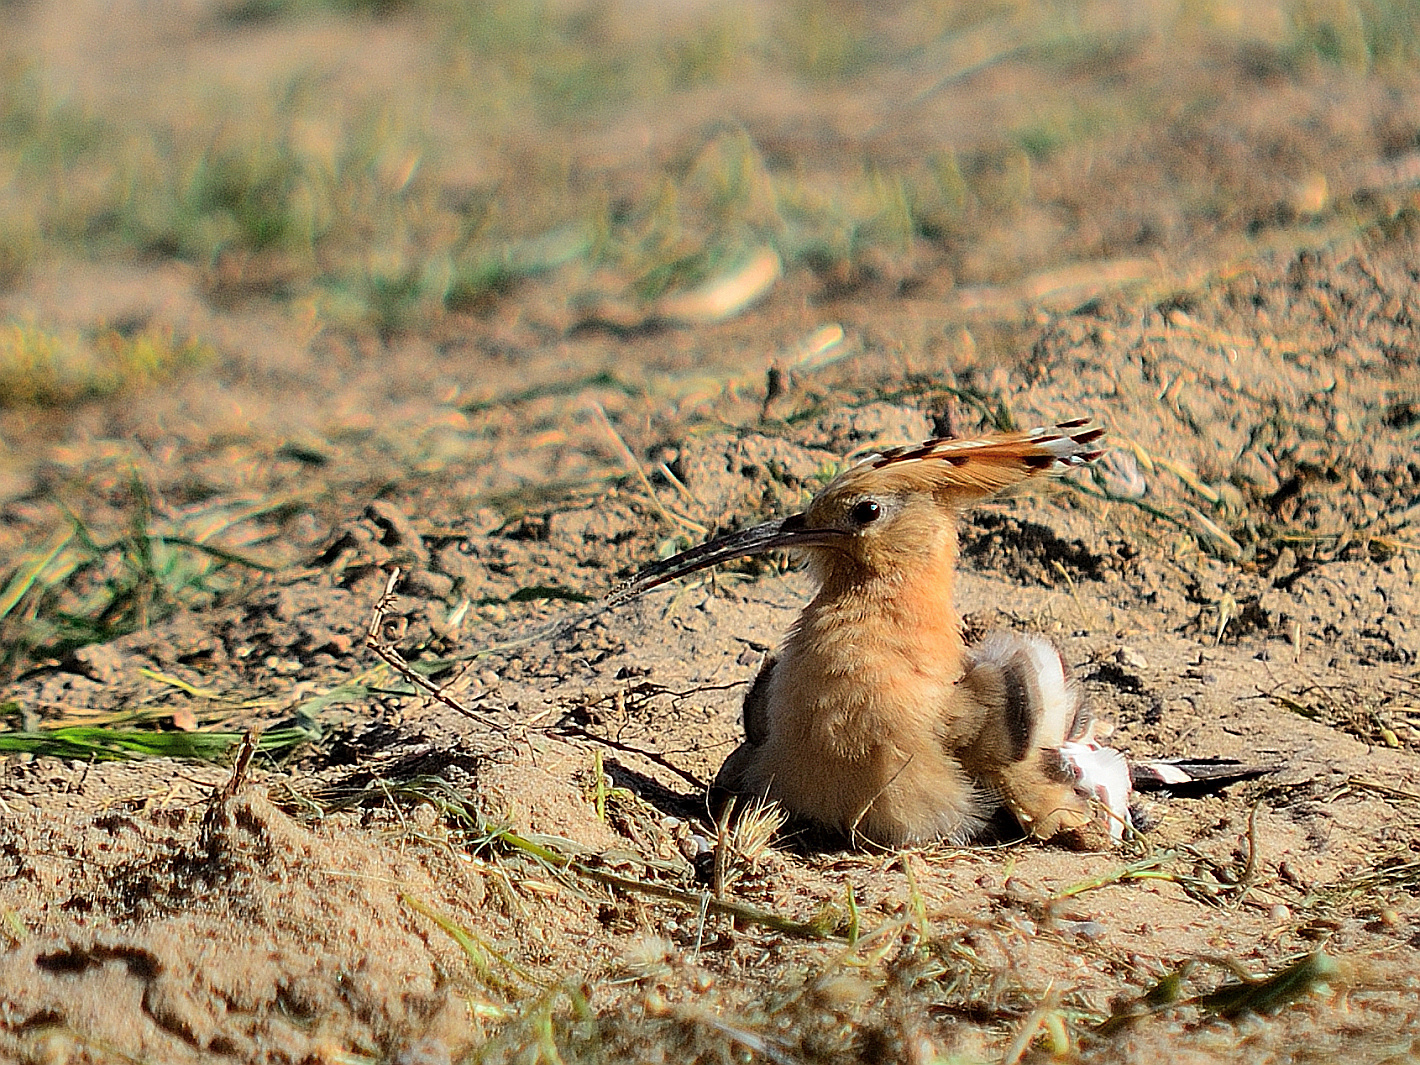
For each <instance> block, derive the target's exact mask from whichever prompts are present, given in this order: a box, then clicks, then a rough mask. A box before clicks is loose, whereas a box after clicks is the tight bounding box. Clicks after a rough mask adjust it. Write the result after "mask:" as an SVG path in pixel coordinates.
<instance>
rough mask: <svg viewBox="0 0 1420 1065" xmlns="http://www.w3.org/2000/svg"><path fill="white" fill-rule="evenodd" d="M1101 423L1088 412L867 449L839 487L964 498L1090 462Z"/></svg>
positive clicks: (835, 487) (1097, 450) (1097, 449)
mask: <svg viewBox="0 0 1420 1065" xmlns="http://www.w3.org/2000/svg"><path fill="white" fill-rule="evenodd" d="M1103 437H1104V428H1103V426H1101V425H1099V424H1098V423H1096V422H1094V421H1092V420H1091V419H1089V418H1076V419H1074V420H1071V421H1065V422H1060V423H1059V424H1058V425H1053V426H1042V427H1040V428H1038V429H1030V430H1027V431H1026V432H1016V433H996V434H994V435H991V436H983V437H976V438H974V439H957V438H951V437H946V438H939V439H935V440H926V441H924V442H922V443H920V444H913V445H911V446H909V447H895V448H890V449H889V450H887V451H882V452H879V453H877V454H873V455H869V456H867V457H866V458H864V459H863V460H862V461H860V462H859V463H857V464H856V465H855V466H853V467H851V468H850V469H848V470H846V471H844V472H843V473H842V474H840V475H839V476H838V477H837V478H836V479H835V480H834V482H833V483H831V484H830V485H829V486H828V488H827V489H826V490H825V494H829V493H834V494H836V493H838V492H840V491H846V492H856V491H875V490H876V491H882V490H888V491H893V490H897V491H925V492H931V493H933V494H934V495H937V496H939V497H943V498H944V501H947V502H953V503H956V502H961V503H965V502H968V501H970V500H972V499H978V498H981V497H982V496H987V495H990V494H991V493H993V492H997V491H1000V490H1001V489H1002V488H1006V487H1008V486H1010V485H1012V484H1015V483H1017V482H1018V481H1023V480H1025V479H1026V478H1028V477H1035V476H1038V475H1040V474H1043V473H1049V472H1052V471H1055V470H1065V469H1069V468H1071V467H1075V466H1083V465H1085V464H1086V463H1089V462H1093V461H1094V460H1095V459H1097V458H1099V457H1100V456H1101V455H1103V454H1104V448H1103V447H1101V446H1099V445H1100V441H1101V440H1102V439H1103Z"/></svg>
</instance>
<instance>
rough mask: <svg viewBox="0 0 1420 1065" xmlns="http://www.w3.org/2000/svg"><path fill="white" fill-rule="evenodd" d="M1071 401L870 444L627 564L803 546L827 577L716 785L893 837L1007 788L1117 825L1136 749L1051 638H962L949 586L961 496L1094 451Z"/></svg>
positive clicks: (910, 834)
mask: <svg viewBox="0 0 1420 1065" xmlns="http://www.w3.org/2000/svg"><path fill="white" fill-rule="evenodd" d="M1103 436H1104V430H1103V429H1102V428H1101V427H1099V426H1098V425H1096V424H1095V423H1093V422H1091V421H1088V420H1085V419H1080V420H1075V421H1067V422H1062V423H1060V424H1059V425H1056V426H1053V427H1049V428H1041V429H1034V430H1031V431H1029V432H1016V433H1000V434H994V435H989V436H983V437H980V438H978V439H936V440H928V441H926V442H925V443H922V444H919V445H916V446H913V447H901V448H893V449H891V450H887V451H883V452H881V453H878V454H874V455H870V456H868V457H867V458H865V459H863V460H862V461H860V462H858V463H857V464H856V465H854V466H852V467H850V468H849V469H847V470H845V471H844V472H842V473H840V474H839V475H838V476H837V477H835V478H834V479H833V480H832V481H831V482H830V483H829V484H828V485H827V486H826V487H825V488H824V489H823V490H822V491H821V492H819V493H818V495H816V496H815V497H814V499H813V500H812V501H811V502H810V503H809V506H808V508H807V509H806V510H804V511H803V512H802V513H800V514H795V515H793V516H791V517H787V518H782V519H780V520H777V521H770V522H767V523H765V524H762V525H757V526H755V527H753V528H750V529H745V530H743V531H741V532H737V533H731V534H729V535H726V536H722V537H719V538H717V539H714V540H711V541H709V542H708V543H705V544H702V545H700V546H699V547H695V548H691V549H690V550H688V551H685V552H682V553H681V554H679V555H676V556H675V557H673V558H669V559H666V560H665V561H662V562H659V563H656V564H654V565H652V566H649V567H647V568H646V569H644V570H642V571H641V572H640V573H638V574H636V575H635V576H634V577H632V578H631V579H630V580H629V581H627V582H626V583H625V584H623V585H622V586H620V587H619V588H618V589H616V590H615V591H614V592H613V593H612V595H611V602H612V603H613V604H615V603H617V602H623V601H625V600H627V599H629V598H632V597H634V596H637V595H639V594H641V593H642V592H645V591H648V590H650V589H652V588H655V587H656V586H658V585H661V584H664V583H666V582H668V581H671V580H674V579H676V578H677V577H681V576H684V575H686V574H689V573H693V572H695V571H697V570H701V569H704V568H706V567H708V566H713V565H715V564H717V563H720V562H726V561H730V560H733V559H736V558H740V557H744V556H746V555H755V554H760V553H762V552H766V551H771V550H782V549H788V550H790V551H792V552H795V553H796V554H799V555H801V556H803V557H804V558H805V559H806V560H807V563H808V568H809V570H810V572H811V574H812V576H813V578H814V579H815V581H816V583H817V586H818V590H817V593H816V594H815V595H814V597H813V599H812V600H811V601H810V602H809V604H808V605H807V606H806V607H804V609H803V612H802V613H801V614H800V615H799V618H798V620H797V621H796V622H795V624H794V626H793V628H791V629H790V630H789V633H788V635H787V636H786V637H785V639H784V641H783V644H782V645H781V646H780V648H779V650H778V652H777V653H776V654H774V655H772V656H770V657H769V658H767V659H766V660H765V662H764V665H763V667H762V668H761V670H760V672H759V675H758V677H757V678H756V679H755V681H754V683H753V685H752V686H751V688H750V690H749V693H748V695H747V696H746V698H745V703H744V728H745V741H744V743H742V744H741V745H740V746H739V747H738V748H737V749H736V750H735V751H734V752H733V753H732V754H731V755H730V756H729V758H728V759H727V760H726V761H725V763H724V765H723V766H722V767H721V769H720V771H719V773H718V774H717V776H716V778H715V783H714V786H713V788H712V792H717V793H719V794H721V795H729V796H741V797H744V798H747V799H767V800H773V801H775V802H778V803H779V804H780V805H781V806H783V807H784V808H785V810H786V811H787V812H788V813H789V814H790V815H791V817H793V818H794V819H796V820H799V821H802V822H809V823H812V824H814V825H817V826H820V827H822V828H826V829H828V830H830V831H832V832H835V833H841V834H843V835H844V836H846V837H847V838H848V839H849V840H850V841H851V842H854V843H862V842H867V843H870V844H876V845H880V846H884V847H893V846H901V845H907V844H915V843H922V842H926V841H929V840H934V839H946V840H950V841H953V842H965V841H966V840H968V839H970V838H971V837H972V836H973V835H975V834H976V833H977V832H978V831H979V830H980V829H981V828H982V827H983V825H984V824H985V823H986V821H987V819H988V818H989V817H990V816H991V814H992V812H993V811H994V809H995V808H996V807H997V806H998V805H1004V806H1005V807H1006V808H1007V809H1009V811H1010V812H1011V813H1012V814H1014V815H1015V817H1016V819H1017V821H1019V823H1020V824H1021V826H1022V828H1024V829H1025V830H1026V831H1028V832H1029V833H1030V834H1032V835H1034V836H1036V837H1038V838H1040V839H1052V838H1055V837H1065V838H1067V839H1068V841H1069V842H1071V843H1072V844H1074V845H1076V846H1085V847H1093V848H1099V847H1103V846H1108V845H1110V844H1111V843H1115V842H1118V841H1119V840H1120V839H1121V838H1122V835H1123V832H1124V830H1125V827H1126V826H1127V825H1128V823H1129V811H1128V799H1129V794H1130V775H1129V768H1128V766H1127V764H1126V763H1125V760H1124V757H1123V755H1121V754H1120V753H1119V752H1117V751H1114V750H1111V749H1109V748H1107V747H1104V746H1102V745H1101V744H1100V743H1099V741H1098V740H1097V739H1096V737H1095V734H1094V722H1093V719H1092V716H1091V714H1090V713H1089V711H1088V710H1087V709H1086V708H1085V706H1084V705H1083V702H1082V699H1081V693H1080V690H1079V686H1078V685H1077V684H1076V683H1075V682H1074V681H1072V680H1071V678H1070V675H1069V671H1068V669H1067V667H1066V665H1065V663H1064V661H1063V660H1062V658H1061V656H1060V652H1059V651H1058V650H1057V649H1056V648H1055V647H1054V646H1053V645H1052V644H1050V643H1049V642H1048V641H1046V640H1044V639H1040V638H1038V637H1032V636H1023V635H1020V634H1017V633H1013V632H1006V631H1000V632H994V633H991V634H990V635H988V636H987V637H986V638H985V639H983V640H982V641H980V642H979V643H977V644H976V645H974V646H971V647H968V646H966V644H965V642H964V639H963V635H962V620H961V616H960V615H959V614H958V612H957V608H956V606H955V604H954V602H953V589H954V586H955V581H956V577H955V570H956V564H957V556H958V545H957V515H958V513H959V512H960V511H961V510H962V508H964V507H966V506H968V505H969V504H971V503H973V502H975V501H977V500H980V499H982V498H984V497H986V496H989V495H991V494H993V493H995V492H997V491H999V490H1001V489H1003V488H1007V487H1009V486H1011V485H1014V484H1017V483H1019V482H1022V481H1025V480H1027V479H1029V478H1032V477H1037V476H1040V475H1042V474H1046V473H1049V472H1051V471H1055V470H1064V469H1068V468H1071V467H1077V466H1082V465H1084V464H1086V463H1089V462H1091V461H1093V460H1094V459H1096V458H1098V457H1099V456H1100V455H1102V454H1103V453H1104V451H1103V449H1102V448H1101V446H1100V440H1101V438H1102V437H1103Z"/></svg>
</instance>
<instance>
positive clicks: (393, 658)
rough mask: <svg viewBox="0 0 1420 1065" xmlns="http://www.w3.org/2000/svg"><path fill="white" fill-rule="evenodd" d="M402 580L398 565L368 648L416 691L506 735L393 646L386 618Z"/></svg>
mask: <svg viewBox="0 0 1420 1065" xmlns="http://www.w3.org/2000/svg"><path fill="white" fill-rule="evenodd" d="M399 577H400V569H399V567H398V566H395V567H393V568H392V569H391V570H390V576H389V580H388V581H387V582H385V590H384V593H383V594H382V595H381V596H380V598H379V601H378V602H376V603H375V610H374V613H373V614H372V615H371V617H370V627H369V628H368V629H367V630H366V632H365V646H366V647H368V648H369V649H370V650H371V651H373V652H375V654H376V655H378V656H379V657H380V658H381V659H382V660H383V661H384V662H385V664H386V665H388V666H389V667H390V668H391V669H393V670H394V671H395V672H396V673H398V674H399V675H400V676H401V677H403V678H404V679H405V680H407V681H408V682H409V683H410V684H412V685H414V687H415V688H417V689H419V690H420V691H422V692H424V693H425V694H427V695H428V696H429V697H430V698H432V699H436V700H438V701H439V702H441V703H443V704H444V705H445V706H447V707H449V708H450V709H451V710H457V711H458V712H459V713H460V714H463V715H464V716H465V717H468V718H472V719H473V720H474V721H477V722H479V723H480V724H483V725H487V726H488V727H489V728H491V729H493V730H494V731H495V732H501V733H503V734H505V735H506V734H507V733H508V732H509V731H510V730H509V728H508V726H507V725H504V724H502V723H501V722H498V721H494V720H493V719H492V718H490V717H489V716H488V715H487V714H480V713H479V712H478V711H476V710H470V709H469V708H468V707H466V706H464V705H463V704H462V703H461V702H459V701H458V700H457V699H455V698H453V696H451V695H449V694H448V692H447V691H446V690H445V689H444V688H441V687H439V685H437V684H435V683H434V682H433V681H431V680H429V678H428V677H425V676H422V675H420V674H419V673H416V672H415V670H414V667H413V666H411V665H410V664H409V663H408V662H407V661H405V658H404V656H403V655H402V654H400V653H399V651H398V649H397V648H396V647H395V646H394V644H392V643H390V642H389V640H388V639H387V638H386V636H385V631H386V630H385V625H386V617H387V615H388V614H389V612H390V607H392V606H393V605H394V590H395V587H396V586H397V585H398V584H399ZM471 661H472V660H470V662H471ZM465 668H467V667H465Z"/></svg>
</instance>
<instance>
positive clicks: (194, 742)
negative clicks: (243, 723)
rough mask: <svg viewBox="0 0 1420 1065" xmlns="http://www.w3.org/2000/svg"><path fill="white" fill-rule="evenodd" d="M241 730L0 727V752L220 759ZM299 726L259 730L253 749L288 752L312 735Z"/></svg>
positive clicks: (103, 758)
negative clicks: (19, 728)
mask: <svg viewBox="0 0 1420 1065" xmlns="http://www.w3.org/2000/svg"><path fill="white" fill-rule="evenodd" d="M245 737H246V733H245V732H183V731H172V732H162V731H158V730H156V729H139V728H108V727H103V726H90V725H66V726H62V727H60V728H47V729H32V730H29V731H14V732H0V753H4V754H28V755H32V756H34V757H36V758H38V757H49V758H73V759H77V760H79V761H82V762H108V761H118V760H123V759H130V758H181V759H186V760H189V761H197V762H217V761H222V760H223V759H224V758H226V757H227V755H228V754H230V753H231V752H232V751H233V750H234V749H235V748H236V747H237V745H238V744H240V743H241V742H242V740H243V739H245ZM312 738H313V737H312V735H311V733H309V732H308V731H306V730H305V729H301V728H283V729H272V730H271V731H269V732H264V733H262V734H261V737H260V739H259V740H258V741H257V749H258V750H260V751H263V752H265V753H267V754H268V755H271V756H280V755H283V754H288V753H290V752H291V751H293V750H295V748H296V747H298V746H300V745H301V744H302V743H305V742H307V741H308V740H310V739H312Z"/></svg>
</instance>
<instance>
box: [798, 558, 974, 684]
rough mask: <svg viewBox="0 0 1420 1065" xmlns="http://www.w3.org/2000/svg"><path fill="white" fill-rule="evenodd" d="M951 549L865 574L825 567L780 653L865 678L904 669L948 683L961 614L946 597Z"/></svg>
mask: <svg viewBox="0 0 1420 1065" xmlns="http://www.w3.org/2000/svg"><path fill="white" fill-rule="evenodd" d="M955 568H956V552H955V551H954V550H942V551H938V552H935V553H934V554H933V555H932V556H929V557H925V558H918V559H913V560H912V561H911V564H906V565H898V566H895V567H893V568H891V569H890V570H885V571H882V572H871V571H865V570H862V569H857V568H853V567H851V566H849V565H840V566H832V565H830V566H826V567H824V569H823V570H821V571H820V576H821V577H822V585H821V587H820V588H819V591H818V594H817V595H815V596H814V598H813V600H812V601H811V602H810V603H809V605H808V606H807V607H805V608H804V612H803V614H802V616H801V617H800V619H799V623H798V625H797V626H796V627H795V631H794V632H793V633H792V635H791V636H790V639H789V641H788V644H787V645H786V647H785V651H786V654H787V656H788V657H790V658H800V659H801V660H802V661H804V663H805V664H807V661H808V660H810V659H812V660H814V662H813V665H814V668H816V669H821V670H826V671H827V672H829V673H835V674H838V675H855V674H856V675H859V676H862V677H864V679H865V681H866V680H867V678H869V677H871V676H874V675H876V674H878V673H880V672H887V673H890V674H893V675H895V676H898V677H902V676H903V675H904V670H905V671H907V672H908V673H910V674H912V675H914V676H916V677H919V678H922V679H928V678H933V679H938V678H945V679H947V680H949V681H954V680H955V679H956V677H957V676H958V675H959V673H960V670H961V658H962V635H961V627H962V626H961V617H960V615H958V614H957V611H956V606H955V604H954V603H953V599H952V596H953V588H954V584H955Z"/></svg>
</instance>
